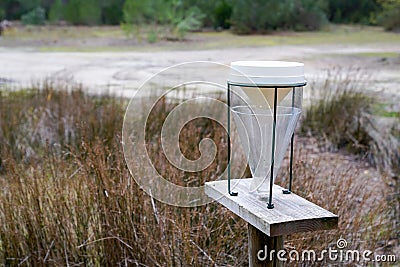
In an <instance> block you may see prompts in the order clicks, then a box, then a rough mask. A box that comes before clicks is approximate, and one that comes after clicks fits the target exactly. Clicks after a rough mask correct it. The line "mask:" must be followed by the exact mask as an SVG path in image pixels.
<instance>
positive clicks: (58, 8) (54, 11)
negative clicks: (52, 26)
mask: <svg viewBox="0 0 400 267" xmlns="http://www.w3.org/2000/svg"><path fill="white" fill-rule="evenodd" d="M63 18H64V14H63V4H62V2H61V0H55V1H54V3H53V5H52V6H51V8H50V11H49V21H50V22H51V23H55V22H58V21H60V20H62V19H63Z"/></svg>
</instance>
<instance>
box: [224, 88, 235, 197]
mask: <svg viewBox="0 0 400 267" xmlns="http://www.w3.org/2000/svg"><path fill="white" fill-rule="evenodd" d="M226 98H227V102H228V193H229V195H231V196H237V195H238V193H237V192H232V191H231V85H230V84H229V83H228V92H227V96H226Z"/></svg>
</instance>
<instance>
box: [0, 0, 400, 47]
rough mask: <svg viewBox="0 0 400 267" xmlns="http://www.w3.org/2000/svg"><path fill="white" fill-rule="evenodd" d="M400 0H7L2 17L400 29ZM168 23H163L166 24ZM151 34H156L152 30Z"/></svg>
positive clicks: (134, 26)
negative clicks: (372, 26)
mask: <svg viewBox="0 0 400 267" xmlns="http://www.w3.org/2000/svg"><path fill="white" fill-rule="evenodd" d="M399 13H400V0H352V1H348V0H316V1H314V0H282V1H274V0H216V1H209V0H198V1H197V0H196V1H195V0H186V1H182V0H165V1H164V0H140V1H139V0H85V1H80V0H3V1H1V2H0V20H2V19H7V20H21V22H22V23H23V24H26V25H29V24H32V25H42V24H46V23H50V24H73V25H118V24H121V25H122V27H123V29H124V30H125V32H126V33H127V34H134V33H135V32H136V31H138V30H139V28H140V27H138V26H140V25H141V24H147V25H148V24H150V25H152V26H153V28H152V32H151V34H152V35H154V36H153V38H154V39H156V38H157V31H158V29H159V27H160V26H164V27H165V26H167V28H168V29H169V30H170V31H172V32H173V33H174V34H175V37H176V38H182V37H184V34H185V33H186V32H187V31H194V30H199V29H216V30H222V29H231V30H232V31H233V32H235V33H237V34H252V33H266V32H270V31H274V30H296V31H297V30H318V29H321V28H322V27H323V26H324V25H325V24H326V23H329V22H333V23H357V24H365V25H382V26H384V27H385V28H386V29H387V30H394V31H396V30H400V16H399V15H398V14H399ZM163 29H164V28H163ZM150 39H151V36H150Z"/></svg>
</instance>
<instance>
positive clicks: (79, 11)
mask: <svg viewBox="0 0 400 267" xmlns="http://www.w3.org/2000/svg"><path fill="white" fill-rule="evenodd" d="M64 18H65V19H66V20H67V21H69V22H71V23H73V24H77V25H80V24H83V25H95V24H99V23H100V20H101V6H100V4H99V1H98V0H69V1H68V3H67V4H66V6H65V13H64Z"/></svg>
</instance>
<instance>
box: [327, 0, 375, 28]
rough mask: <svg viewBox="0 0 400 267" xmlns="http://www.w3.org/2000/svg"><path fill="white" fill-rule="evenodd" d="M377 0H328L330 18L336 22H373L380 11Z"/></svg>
mask: <svg viewBox="0 0 400 267" xmlns="http://www.w3.org/2000/svg"><path fill="white" fill-rule="evenodd" d="M378 1H379V0H378ZM378 1H377V0H352V1H349V0H328V2H329V8H328V12H327V15H328V18H329V20H330V21H332V22H335V23H363V24H373V23H374V19H371V18H373V16H374V14H375V13H376V12H379V10H380V5H379V3H378Z"/></svg>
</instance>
